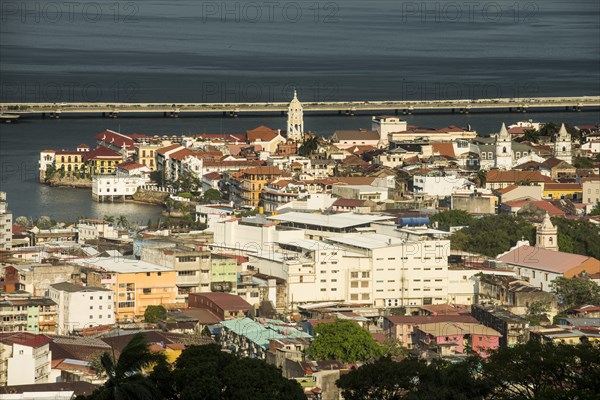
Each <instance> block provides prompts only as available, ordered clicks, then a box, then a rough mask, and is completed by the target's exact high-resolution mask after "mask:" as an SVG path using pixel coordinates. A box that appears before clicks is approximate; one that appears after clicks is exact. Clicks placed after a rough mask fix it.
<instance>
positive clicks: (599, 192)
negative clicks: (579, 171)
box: [582, 177, 600, 207]
mask: <svg viewBox="0 0 600 400" xmlns="http://www.w3.org/2000/svg"><path fill="white" fill-rule="evenodd" d="M582 181H583V182H582V190H583V202H584V203H587V204H589V205H590V206H591V207H594V206H595V205H596V204H597V203H600V178H598V177H595V178H583V179H582Z"/></svg>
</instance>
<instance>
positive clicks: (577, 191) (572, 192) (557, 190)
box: [544, 183, 583, 200]
mask: <svg viewBox="0 0 600 400" xmlns="http://www.w3.org/2000/svg"><path fill="white" fill-rule="evenodd" d="M544 197H546V198H551V199H574V200H578V199H581V198H582V197H583V189H582V186H581V183H546V184H545V185H544Z"/></svg>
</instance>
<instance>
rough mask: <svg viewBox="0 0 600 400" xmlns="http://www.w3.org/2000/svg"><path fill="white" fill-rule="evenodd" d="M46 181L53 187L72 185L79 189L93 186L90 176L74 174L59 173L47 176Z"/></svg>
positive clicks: (71, 186)
mask: <svg viewBox="0 0 600 400" xmlns="http://www.w3.org/2000/svg"><path fill="white" fill-rule="evenodd" d="M44 183H45V184H46V185H48V186H52V187H70V188H78V189H91V188H92V180H91V179H90V178H79V177H76V176H73V175H64V176H60V175H59V174H53V175H52V176H50V177H48V178H46V180H45V181H44Z"/></svg>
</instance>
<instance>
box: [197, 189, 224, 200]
mask: <svg viewBox="0 0 600 400" xmlns="http://www.w3.org/2000/svg"><path fill="white" fill-rule="evenodd" d="M222 199H223V196H222V195H221V192H219V191H218V190H217V189H208V190H207V191H206V192H204V194H203V195H202V200H203V201H204V202H205V203H213V202H218V201H221V200H222Z"/></svg>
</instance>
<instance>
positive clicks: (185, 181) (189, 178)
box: [173, 171, 202, 192]
mask: <svg viewBox="0 0 600 400" xmlns="http://www.w3.org/2000/svg"><path fill="white" fill-rule="evenodd" d="M201 185H202V182H200V179H199V178H198V177H197V176H196V175H194V174H192V173H191V172H189V171H185V172H184V173H182V174H179V177H178V178H177V180H176V181H175V182H173V187H174V188H175V190H177V191H179V192H195V191H197V190H198V189H199V188H200V187H201Z"/></svg>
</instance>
